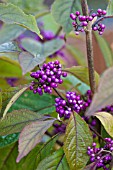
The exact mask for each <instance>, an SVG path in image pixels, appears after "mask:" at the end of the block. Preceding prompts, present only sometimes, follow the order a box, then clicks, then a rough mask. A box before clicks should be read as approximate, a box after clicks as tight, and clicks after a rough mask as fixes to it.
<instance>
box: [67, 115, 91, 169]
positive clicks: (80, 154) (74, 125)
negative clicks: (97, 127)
mask: <svg viewBox="0 0 113 170" xmlns="http://www.w3.org/2000/svg"><path fill="white" fill-rule="evenodd" d="M91 144H92V137H91V134H90V130H89V127H88V125H87V123H86V122H85V121H84V120H83V119H82V118H81V117H80V116H79V115H78V114H77V113H75V114H74V113H73V114H72V115H71V117H70V119H69V122H68V126H67V128H66V135H65V139H64V152H65V155H66V158H67V161H68V163H69V165H70V169H71V170H82V169H83V168H84V167H85V165H86V164H87V161H88V159H89V157H88V155H87V147H88V146H90V145H91Z"/></svg>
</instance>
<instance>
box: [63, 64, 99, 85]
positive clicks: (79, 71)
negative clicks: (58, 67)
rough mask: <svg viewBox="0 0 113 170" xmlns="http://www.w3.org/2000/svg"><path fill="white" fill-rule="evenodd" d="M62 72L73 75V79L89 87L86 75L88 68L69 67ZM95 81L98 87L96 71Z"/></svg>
mask: <svg viewBox="0 0 113 170" xmlns="http://www.w3.org/2000/svg"><path fill="white" fill-rule="evenodd" d="M64 70H65V71H66V72H68V73H70V74H72V75H74V76H75V77H77V78H78V79H79V80H81V81H82V82H84V83H86V84H87V85H89V75H88V68H87V67H82V66H73V67H70V68H66V69H64ZM95 80H96V85H97V86H98V82H99V75H98V73H97V72H96V71H95Z"/></svg>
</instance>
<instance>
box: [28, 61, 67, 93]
mask: <svg viewBox="0 0 113 170" xmlns="http://www.w3.org/2000/svg"><path fill="white" fill-rule="evenodd" d="M66 76H67V73H66V72H63V71H62V65H61V64H60V62H59V61H58V60H56V61H54V62H49V63H47V64H46V63H45V64H43V66H42V67H41V68H40V69H39V70H38V71H36V72H33V73H31V77H32V78H35V81H32V83H31V86H30V90H33V93H34V94H36V93H38V94H39V95H43V92H45V93H49V94H50V93H52V88H57V87H58V84H62V83H63V80H62V77H66Z"/></svg>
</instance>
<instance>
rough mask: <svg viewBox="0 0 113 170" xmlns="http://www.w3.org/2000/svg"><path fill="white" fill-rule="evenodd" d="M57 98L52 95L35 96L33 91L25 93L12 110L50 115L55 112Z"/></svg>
mask: <svg viewBox="0 0 113 170" xmlns="http://www.w3.org/2000/svg"><path fill="white" fill-rule="evenodd" d="M54 104H55V96H53V95H50V94H43V96H40V95H39V94H36V95H34V93H33V92H32V91H25V92H24V93H23V94H22V95H21V96H20V97H19V99H18V100H17V101H16V102H15V103H14V104H13V105H12V107H11V109H10V112H11V111H12V110H19V109H28V110H32V111H35V112H38V114H39V113H44V114H49V113H52V112H53V111H55V107H54Z"/></svg>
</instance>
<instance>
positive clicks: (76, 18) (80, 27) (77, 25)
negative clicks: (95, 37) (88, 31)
mask: <svg viewBox="0 0 113 170" xmlns="http://www.w3.org/2000/svg"><path fill="white" fill-rule="evenodd" d="M105 15H106V11H105V10H102V9H98V10H97V13H92V14H89V16H84V15H81V14H80V11H76V12H75V14H74V13H71V14H70V18H71V19H72V20H73V22H72V25H73V27H74V29H75V34H76V35H79V32H84V30H85V27H87V25H88V23H89V22H94V24H92V30H93V31H98V32H99V34H100V35H102V34H103V32H104V30H105V25H104V24H102V23H101V22H95V21H96V20H98V18H100V17H104V16H105Z"/></svg>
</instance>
